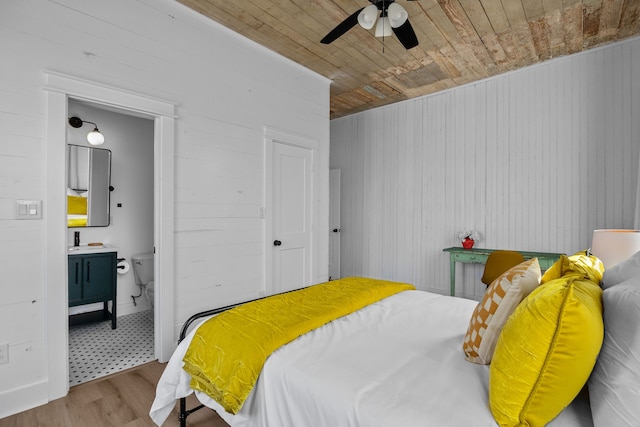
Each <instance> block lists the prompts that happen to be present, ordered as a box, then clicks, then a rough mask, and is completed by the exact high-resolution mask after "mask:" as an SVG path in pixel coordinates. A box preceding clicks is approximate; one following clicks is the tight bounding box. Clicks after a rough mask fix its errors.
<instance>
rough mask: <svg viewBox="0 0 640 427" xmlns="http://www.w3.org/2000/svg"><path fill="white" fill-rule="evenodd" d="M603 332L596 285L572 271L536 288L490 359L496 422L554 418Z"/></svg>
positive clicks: (574, 390) (583, 378) (578, 385)
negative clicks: (491, 359)
mask: <svg viewBox="0 0 640 427" xmlns="http://www.w3.org/2000/svg"><path fill="white" fill-rule="evenodd" d="M581 261H584V260H581ZM591 275H597V273H593V274H591ZM603 334H604V326H603V321H602V289H600V286H598V284H597V283H594V282H593V281H591V280H588V279H585V278H584V276H583V274H581V273H572V274H569V275H566V276H563V277H561V278H558V279H554V280H551V281H549V282H547V283H546V284H543V285H540V286H539V287H538V288H536V289H535V290H534V291H533V292H532V293H531V294H530V295H529V296H528V297H527V298H525V299H524V300H523V301H522V302H521V303H520V305H519V306H518V308H516V310H515V311H514V313H513V314H512V316H511V317H510V318H509V320H508V321H507V323H506V324H505V326H504V328H503V329H502V334H501V335H500V338H499V339H498V343H497V345H496V349H495V352H494V355H493V361H492V362H491V367H490V370H489V405H490V407H491V412H492V413H493V416H494V418H495V419H496V421H497V422H498V424H499V425H500V426H530V427H538V426H544V425H546V424H547V423H548V422H549V421H551V420H552V419H553V418H555V417H556V416H557V415H558V414H559V413H560V412H561V411H562V410H563V409H564V408H565V407H566V406H567V405H568V404H569V403H571V401H572V400H573V399H574V398H575V397H576V396H577V395H578V393H579V392H580V390H581V389H582V387H583V386H584V384H585V383H586V382H587V379H588V378H589V374H590V373H591V371H592V370H593V367H594V365H595V363H596V358H597V356H598V353H599V351H600V347H601V345H602V339H603Z"/></svg>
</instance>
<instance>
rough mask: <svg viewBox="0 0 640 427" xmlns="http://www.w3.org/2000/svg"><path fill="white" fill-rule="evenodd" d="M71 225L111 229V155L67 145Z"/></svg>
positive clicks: (107, 151) (68, 200)
mask: <svg viewBox="0 0 640 427" xmlns="http://www.w3.org/2000/svg"><path fill="white" fill-rule="evenodd" d="M67 164H68V167H67V171H68V172H67V225H68V226H69V227H106V226H108V225H109V205H110V203H109V200H110V188H109V187H110V185H111V151H110V150H105V149H103V148H93V147H84V146H81V145H71V144H69V145H67Z"/></svg>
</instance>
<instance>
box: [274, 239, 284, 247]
mask: <svg viewBox="0 0 640 427" xmlns="http://www.w3.org/2000/svg"><path fill="white" fill-rule="evenodd" d="M281 244H282V242H281V241H280V240H274V241H273V246H280V245H281Z"/></svg>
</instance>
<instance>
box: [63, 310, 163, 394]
mask: <svg viewBox="0 0 640 427" xmlns="http://www.w3.org/2000/svg"><path fill="white" fill-rule="evenodd" d="M117 326H118V327H117V328H116V329H111V322H110V321H104V322H96V323H88V324H84V325H76V326H70V327H69V386H74V385H78V384H81V383H84V382H87V381H91V380H94V379H96V378H100V377H104V376H105V375H109V374H113V373H115V372H118V371H122V370H124V369H129V368H132V367H134V366H138V365H142V364H143V363H147V362H150V361H152V360H154V359H155V357H154V351H153V320H152V316H151V312H149V311H143V312H140V313H133V314H128V315H126V316H122V317H118V324H117Z"/></svg>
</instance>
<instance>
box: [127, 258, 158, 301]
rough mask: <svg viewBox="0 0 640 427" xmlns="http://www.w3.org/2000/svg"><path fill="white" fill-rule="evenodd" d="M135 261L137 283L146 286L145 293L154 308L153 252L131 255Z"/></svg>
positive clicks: (134, 270) (134, 268) (134, 269)
mask: <svg viewBox="0 0 640 427" xmlns="http://www.w3.org/2000/svg"><path fill="white" fill-rule="evenodd" d="M131 260H132V261H133V275H134V277H135V280H136V285H138V286H140V287H142V286H144V289H145V294H146V295H147V298H148V299H149V302H151V308H153V285H154V283H153V253H151V252H149V253H144V254H140V255H135V256H133V257H131Z"/></svg>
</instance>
